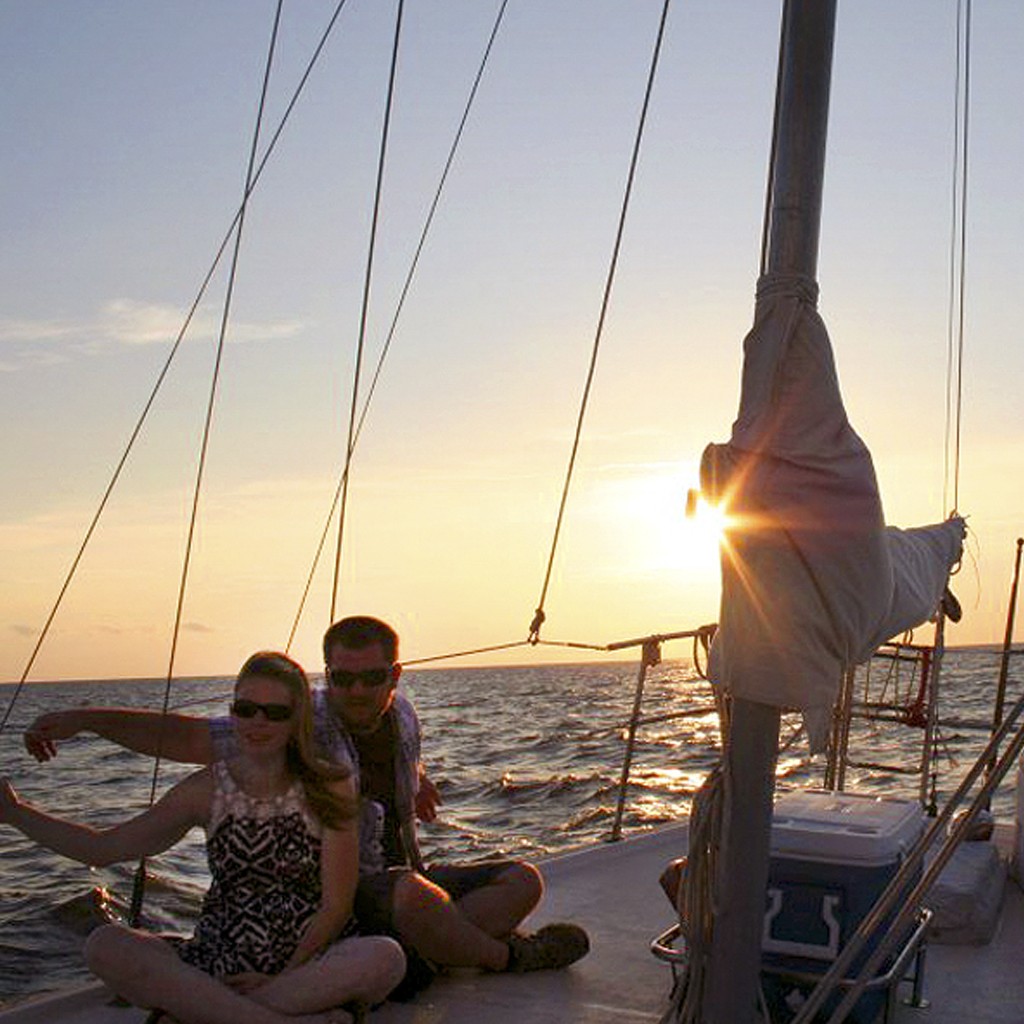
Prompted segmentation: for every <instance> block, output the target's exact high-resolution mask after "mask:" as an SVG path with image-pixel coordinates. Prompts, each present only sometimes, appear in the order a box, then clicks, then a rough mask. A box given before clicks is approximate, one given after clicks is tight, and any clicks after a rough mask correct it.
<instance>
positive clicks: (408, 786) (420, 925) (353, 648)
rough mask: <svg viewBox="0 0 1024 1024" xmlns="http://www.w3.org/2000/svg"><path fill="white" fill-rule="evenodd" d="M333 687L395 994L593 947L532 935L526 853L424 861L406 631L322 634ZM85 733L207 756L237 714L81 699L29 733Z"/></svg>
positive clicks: (558, 928) (348, 624)
mask: <svg viewBox="0 0 1024 1024" xmlns="http://www.w3.org/2000/svg"><path fill="white" fill-rule="evenodd" d="M324 661H325V666H326V680H327V686H326V689H325V690H317V691H316V693H315V703H314V711H315V715H316V732H317V741H318V744H319V746H320V748H321V750H322V752H323V753H324V754H325V755H327V756H329V757H331V758H333V759H335V760H338V761H340V762H342V763H346V764H349V765H351V766H352V767H353V769H354V770H356V771H357V772H358V775H359V781H360V791H361V794H362V797H363V798H364V799H363V806H362V812H361V818H360V883H359V887H358V890H357V892H356V905H355V910H356V916H357V917H358V919H359V921H360V925H361V927H362V928H363V929H364V931H367V932H370V933H382V934H389V935H394V936H395V937H396V938H398V939H399V940H400V941H401V942H402V944H403V945H404V946H405V948H406V951H407V953H408V954H409V961H410V969H409V973H408V974H407V976H406V980H405V982H403V984H402V985H401V986H400V987H399V994H400V995H404V996H408V995H411V994H412V993H413V992H415V991H416V990H417V989H418V988H421V987H423V986H424V985H425V984H426V983H428V982H429V980H430V978H431V977H432V975H433V967H432V965H435V964H436V965H440V966H446V967H480V968H483V969H486V970H492V971H506V970H508V971H531V970H538V969H542V968H561V967H567V966H568V965H569V964H571V963H573V962H575V961H576V960H578V959H579V958H580V957H582V956H584V955H585V954H586V953H587V951H588V949H589V942H588V939H587V935H586V932H584V931H583V929H582V928H579V927H578V926H576V925H572V924H553V925H548V926H546V927H544V928H541V929H540V930H539V931H537V932H535V933H533V934H526V935H524V934H520V933H518V932H516V931H515V929H516V927H517V926H518V925H519V924H520V922H522V921H523V919H524V918H525V917H526V916H527V914H529V913H530V911H531V910H533V908H534V907H535V906H536V905H537V903H538V901H539V900H540V897H541V893H542V891H543V884H542V881H541V876H540V872H539V871H538V870H537V869H536V868H535V867H533V866H532V865H530V864H527V863H525V862H523V861H512V860H504V861H487V862H483V863H481V864H478V865H442V866H439V867H437V868H434V869H431V870H425V869H424V867H423V863H422V860H421V858H420V853H419V846H418V843H417V838H416V820H415V819H416V816H417V813H418V815H419V817H421V818H423V819H424V820H432V818H433V817H434V816H435V814H436V806H437V803H438V800H439V794H438V792H437V790H436V788H435V787H434V786H433V784H432V783H431V782H430V781H429V779H427V778H426V776H425V774H424V772H423V768H422V764H421V761H420V725H419V720H418V718H417V716H416V712H415V710H414V709H413V706H412V704H411V703H410V702H409V700H408V699H407V698H406V697H405V696H404V694H401V693H399V692H398V689H397V686H398V680H399V677H400V676H401V672H402V667H401V664H400V663H399V661H398V636H397V634H396V633H395V631H394V630H393V629H392V628H391V627H390V626H388V625H387V624H386V623H384V622H382V621H381V620H380V619H374V618H370V617H368V616H354V617H351V618H347V619H342V620H341V621H340V622H336V623H335V624H334V625H333V626H331V627H330V629H328V630H327V633H326V634H325V635H324ZM79 732H94V733H96V734H97V735H99V736H103V737H105V738H106V739H109V740H111V741H113V742H114V743H117V744H119V745H121V746H124V747H128V748H129V749H131V750H135V751H138V752H140V753H144V754H149V755H156V754H157V753H158V752H159V753H160V755H161V756H163V757H166V758H168V759H169V760H173V761H182V762H186V763H195V764H209V763H210V762H211V761H214V760H218V759H220V758H223V757H225V756H227V755H229V754H230V752H231V750H232V748H233V744H234V735H233V729H232V725H231V722H230V719H213V720H208V719H204V718H194V717H191V716H187V715H166V716H161V714H160V712H147V711H134V710H127V709H100V708H81V709H75V710H71V711H60V712H54V713H51V714H47V715H42V716H41V717H39V718H37V719H36V721H35V722H33V723H32V725H31V726H30V727H29V729H28V730H27V731H26V733H25V746H26V749H27V750H28V751H29V753H30V754H32V755H33V756H34V757H35V758H36V759H37V760H39V761H47V760H49V759H50V758H52V757H53V756H55V754H56V751H57V742H58V741H59V740H63V739H68V738H70V737H71V736H74V735H76V734H77V733H79Z"/></svg>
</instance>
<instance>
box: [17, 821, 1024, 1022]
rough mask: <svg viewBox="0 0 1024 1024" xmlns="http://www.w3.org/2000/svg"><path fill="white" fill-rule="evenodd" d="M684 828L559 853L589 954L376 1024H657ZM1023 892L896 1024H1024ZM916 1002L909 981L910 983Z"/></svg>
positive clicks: (40, 1016) (94, 992)
mask: <svg viewBox="0 0 1024 1024" xmlns="http://www.w3.org/2000/svg"><path fill="white" fill-rule="evenodd" d="M685 846H686V828H685V826H677V827H672V828H667V829H664V830H660V831H657V832H653V833H650V834H647V835H644V836H641V837H637V838H635V839H630V840H627V841H625V842H621V843H617V844H608V845H605V846H598V847H592V848H588V849H586V850H581V851H579V852H576V853H570V854H566V855H563V856H560V857H555V858H553V859H551V860H549V861H547V862H546V863H545V865H544V873H545V877H546V878H547V881H548V889H547V893H546V895H545V898H544V902H543V903H542V905H541V908H540V910H539V911H538V913H537V915H536V921H535V922H531V923H536V924H543V923H544V922H546V921H552V920H560V919H564V920H573V921H578V922H580V923H581V924H584V925H585V926H586V927H587V929H588V931H589V932H590V935H591V940H592V950H591V953H590V954H589V956H587V957H586V958H584V959H583V960H581V961H580V962H579V963H578V964H575V965H574V966H573V967H571V968H570V969H568V970H566V971H554V972H539V973H537V974H530V975H504V974H478V973H474V972H456V973H454V974H452V975H451V976H446V977H442V978H439V979H438V980H437V981H436V982H435V983H434V984H433V985H432V986H431V987H430V988H429V989H427V990H426V991H425V992H423V993H421V994H420V995H419V996H418V997H417V998H416V1000H414V1001H413V1002H411V1003H407V1004H397V1003H389V1004H387V1005H386V1006H385V1007H383V1008H382V1009H380V1010H378V1011H376V1012H375V1013H374V1014H373V1015H372V1018H371V1019H372V1020H373V1021H374V1022H375V1024H479V1022H480V1021H482V1020H483V1021H487V1022H488V1024H513V1022H515V1024H524V1022H529V1024H556V1022H559V1024H565V1022H574V1024H612V1022H613V1021H617V1022H627V1024H628V1022H630V1021H635V1022H643V1021H650V1022H655V1021H657V1020H658V1019H659V1017H660V1015H661V1013H662V1011H663V1010H664V1008H665V1002H666V997H667V995H668V991H669V987H670V970H669V968H668V967H667V966H666V965H665V964H662V963H660V962H659V961H657V960H656V959H655V958H654V957H653V956H652V955H651V953H650V952H649V945H650V941H651V939H652V938H653V937H654V936H655V935H656V934H658V933H660V932H662V931H664V929H665V928H666V927H668V925H669V924H670V923H671V918H672V911H671V908H670V907H669V905H668V903H667V902H666V900H665V897H664V895H663V894H662V892H661V889H660V888H659V886H658V876H659V874H660V873H661V870H662V868H663V867H664V865H665V863H666V862H667V861H668V860H669V859H671V858H672V857H674V856H678V855H679V854H680V853H681V852H683V851H684V850H685ZM1022 960H1024V893H1022V892H1021V890H1020V889H1019V888H1018V887H1017V886H1016V885H1015V884H1013V883H1009V884H1008V885H1007V888H1006V900H1005V903H1004V906H1003V913H1002V917H1001V920H1000V924H999V928H998V931H997V933H996V936H995V938H994V940H993V941H992V943H990V944H989V945H987V946H945V945H931V946H930V947H929V948H928V952H927V959H926V968H925V981H924V995H925V997H926V999H927V1000H928V1004H929V1005H928V1006H927V1007H926V1008H912V1007H908V1006H903V1005H898V1008H897V1011H896V1013H895V1015H894V1016H895V1024H914V1022H919V1024H962V1022H964V1021H970V1022H971V1024H1020V1022H1021V1021H1022V1020H1024V972H1022V971H1021V969H1020V964H1021V962H1022ZM906 994H907V995H909V986H907V992H906ZM144 1019H145V1014H144V1013H143V1012H142V1011H140V1010H136V1009H131V1008H124V1007H116V1006H112V1005H110V1000H109V995H108V994H107V993H106V992H105V991H104V990H103V989H102V987H101V986H91V987H89V988H87V989H83V990H80V991H79V992H77V993H74V994H70V995H63V996H58V997H54V998H51V999H43V1000H39V1001H36V1002H34V1003H30V1004H27V1005H25V1006H23V1007H20V1008H15V1009H12V1010H10V1011H8V1012H7V1013H0V1021H2V1022H3V1024H43V1022H46V1024H141V1022H142V1021H143V1020H144Z"/></svg>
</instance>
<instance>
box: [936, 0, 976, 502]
mask: <svg viewBox="0 0 1024 1024" xmlns="http://www.w3.org/2000/svg"><path fill="white" fill-rule="evenodd" d="M971 8H972V0H958V3H957V12H956V15H957V26H956V77H955V96H954V129H953V153H954V156H953V173H952V188H951V208H952V210H951V216H950V221H951V224H950V242H949V308H948V313H947V345H946V348H947V351H946V428H945V448H944V453H943V482H942V503H943V510H942V511H943V515H952V514H955V513H956V512H957V510H958V509H959V507H960V448H961V424H962V421H963V357H964V347H965V346H964V336H965V330H964V325H965V315H966V314H965V306H966V290H967V180H968V168H969V153H970V146H969V138H970V94H971V13H972V11H971ZM951 463H952V467H951ZM950 475H952V484H951V483H950ZM951 486H952V490H953V501H952V507H951V506H950V502H949V491H950V487H951Z"/></svg>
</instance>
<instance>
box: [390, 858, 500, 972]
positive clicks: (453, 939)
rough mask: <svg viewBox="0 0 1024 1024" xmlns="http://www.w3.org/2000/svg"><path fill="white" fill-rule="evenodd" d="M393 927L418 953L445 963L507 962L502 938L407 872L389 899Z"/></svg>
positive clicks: (496, 967)
mask: <svg viewBox="0 0 1024 1024" xmlns="http://www.w3.org/2000/svg"><path fill="white" fill-rule="evenodd" d="M392 913H393V915H394V924H395V930H396V931H397V932H398V934H399V935H400V936H401V938H402V940H403V942H405V943H407V944H408V945H409V946H411V947H412V948H413V949H415V950H416V952H417V953H419V954H420V956H422V957H424V958H426V959H427V960H432V961H433V962H434V963H437V964H442V965H444V966H446V967H483V968H485V969H486V970H490V971H503V970H505V968H506V967H507V966H508V957H509V949H508V945H507V943H505V942H502V941H501V940H500V939H497V938H494V937H493V936H492V935H489V934H488V933H487V932H486V931H485V930H484V929H482V928H480V927H478V926H477V925H476V924H475V923H474V922H473V921H471V920H470V919H469V918H468V917H467V916H466V915H465V914H464V913H463V912H462V910H461V909H460V908H459V906H458V905H457V904H456V903H455V902H454V901H453V900H452V898H451V897H450V896H449V895H448V893H446V892H445V891H444V889H442V888H440V887H439V886H436V885H434V884H433V882H430V881H428V880H427V879H426V878H424V877H423V876H422V875H419V874H416V873H415V872H411V873H409V874H406V875H403V876H402V877H401V878H400V879H399V880H398V881H397V882H396V883H395V890H394V897H393V903H392Z"/></svg>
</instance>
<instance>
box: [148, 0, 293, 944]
mask: <svg viewBox="0 0 1024 1024" xmlns="http://www.w3.org/2000/svg"><path fill="white" fill-rule="evenodd" d="M283 4H284V0H277V7H276V9H275V12H274V24H273V28H272V30H271V34H270V45H269V48H268V50H267V60H266V64H265V66H264V71H263V82H262V85H261V88H260V100H259V107H258V109H257V113H256V124H255V127H254V129H253V138H252V145H251V146H250V149H249V162H248V165H247V167H246V172H245V190H244V192H243V196H244V198H243V200H242V205H241V207H240V209H239V215H238V226H237V228H236V230H235V244H234V248H233V250H232V253H231V265H230V269H229V271H228V280H227V287H226V289H225V294H224V305H223V309H222V312H221V321H220V330H219V332H218V336H217V353H216V356H215V359H214V365H213V375H212V378H211V381H210V393H209V397H208V399H207V405H206V417H205V420H204V423H203V434H202V441H201V443H200V448H199V461H198V465H197V468H196V479H195V486H194V488H193V492H192V509H191V513H190V515H189V524H188V534H187V537H186V540H185V554H184V558H183V559H182V567H181V579H180V582H179V585H178V600H177V605H176V608H175V613H174V629H173V631H172V634H171V650H170V656H169V659H168V664H167V679H166V683H165V686H164V696H163V708H162V712H161V718H160V725H159V732H158V734H157V753H156V758H155V761H154V764H153V777H152V782H151V784H150V791H149V803H150V806H152V804H153V802H154V800H155V799H156V788H157V781H158V779H159V776H160V766H161V761H162V753H163V750H162V748H163V736H164V725H165V722H166V716H167V711H168V708H169V706H170V695H171V682H172V680H173V678H174V665H175V659H176V656H177V650H178V639H179V636H180V634H181V618H182V614H183V611H184V607H185V595H186V593H187V591H188V576H189V568H190V565H191V561H192V548H193V541H194V538H195V529H196V522H197V521H198V517H199V499H200V495H201V494H202V486H203V477H204V474H205V470H206V459H207V454H208V452H209V446H210V434H211V429H212V426H213V414H214V409H215V408H216V400H217V390H218V385H219V383H220V368H221V363H222V360H223V355H224V345H225V341H226V338H227V330H228V320H229V318H230V315H231V300H232V297H233V295H234V287H235V280H236V278H237V275H238V262H239V254H240V252H241V245H242V232H243V229H244V227H245V214H246V209H247V207H248V199H249V195H250V194H251V192H252V182H253V176H254V174H255V169H256V156H257V153H258V150H259V138H260V130H261V128H262V125H263V113H264V110H265V108H266V101H267V92H268V90H269V86H270V74H271V70H272V69H273V65H274V53H275V51H276V48H277V35H278V30H279V28H280V24H281V9H282V6H283ZM145 874H146V861H145V858H143V859H142V860H141V861H140V862H139V866H138V869H137V871H136V875H135V885H134V888H133V892H132V903H131V909H130V912H129V923H130V924H131V925H132V926H133V927H134V926H135V925H137V924H138V920H139V914H140V912H141V909H142V898H143V892H144V889H145Z"/></svg>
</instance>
